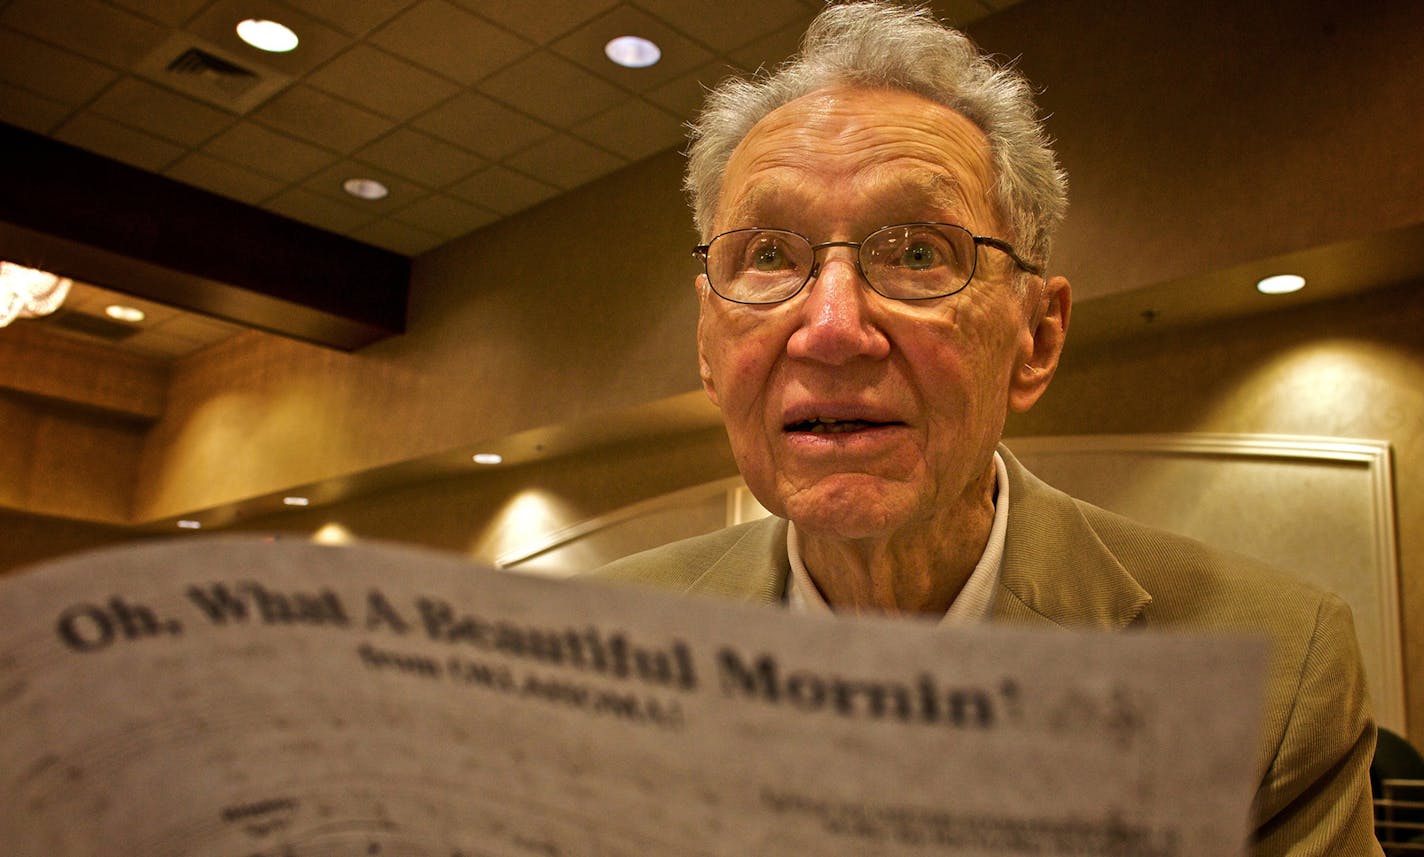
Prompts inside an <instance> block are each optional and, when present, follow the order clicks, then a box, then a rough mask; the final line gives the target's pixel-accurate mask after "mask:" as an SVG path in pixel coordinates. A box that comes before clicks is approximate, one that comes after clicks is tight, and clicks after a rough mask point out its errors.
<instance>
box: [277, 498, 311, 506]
mask: <svg viewBox="0 0 1424 857" xmlns="http://www.w3.org/2000/svg"><path fill="white" fill-rule="evenodd" d="M282 502H283V503H285V504H286V505H288V506H306V505H309V504H310V503H311V501H310V500H308V499H307V498H305V497H283V498H282Z"/></svg>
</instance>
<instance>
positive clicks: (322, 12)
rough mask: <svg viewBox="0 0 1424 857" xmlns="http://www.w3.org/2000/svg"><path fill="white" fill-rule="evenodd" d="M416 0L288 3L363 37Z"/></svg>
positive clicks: (291, 0) (296, 0)
mask: <svg viewBox="0 0 1424 857" xmlns="http://www.w3.org/2000/svg"><path fill="white" fill-rule="evenodd" d="M414 2H415V0H360V2H359V3H353V2H351V0H286V3H287V5H288V6H291V7H293V8H296V9H300V10H301V11H303V12H306V13H307V14H308V15H312V16H314V17H317V18H320V19H321V20H322V21H324V22H326V23H328V24H330V25H331V26H333V27H335V28H336V29H338V30H340V31H342V32H343V33H345V34H346V35H348V36H362V35H365V34H366V33H368V32H370V31H371V30H373V29H375V28H376V27H379V26H380V25H382V24H384V23H386V22H387V21H389V20H390V19H392V18H394V17H395V16H396V15H398V14H400V12H401V11H402V10H403V9H405V8H407V7H408V6H410V5H411V4H412V3H414Z"/></svg>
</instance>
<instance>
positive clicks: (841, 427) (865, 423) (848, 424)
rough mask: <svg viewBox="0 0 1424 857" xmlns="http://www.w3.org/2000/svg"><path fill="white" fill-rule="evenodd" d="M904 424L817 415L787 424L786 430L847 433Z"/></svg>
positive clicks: (814, 432)
mask: <svg viewBox="0 0 1424 857" xmlns="http://www.w3.org/2000/svg"><path fill="white" fill-rule="evenodd" d="M898 425H904V423H900V422H885V423H882V422H873V421H871V420H835V419H828V418H826V417H817V418H815V419H810V420H799V421H797V422H793V423H787V424H786V431H789V432H809V433H811V434H847V433H849V432H856V431H865V430H867V429H875V428H884V427H885V426H898Z"/></svg>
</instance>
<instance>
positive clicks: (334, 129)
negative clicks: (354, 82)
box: [251, 84, 393, 152]
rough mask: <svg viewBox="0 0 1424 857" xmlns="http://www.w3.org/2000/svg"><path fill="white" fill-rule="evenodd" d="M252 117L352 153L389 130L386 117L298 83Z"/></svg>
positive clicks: (305, 138) (389, 126)
mask: <svg viewBox="0 0 1424 857" xmlns="http://www.w3.org/2000/svg"><path fill="white" fill-rule="evenodd" d="M251 116H252V117H253V118H255V119H258V120H260V121H261V122H263V123H265V124H268V125H271V126H273V127H275V128H277V129H278V130H281V131H286V132H287V133H289V134H293V135H295V136H297V137H301V138H302V139H303V140H306V141H308V142H311V143H316V144H317V145H319V146H325V147H327V148H329V149H336V150H337V151H340V152H351V151H354V150H356V149H359V148H360V147H362V146H364V145H366V144H367V143H369V142H371V141H372V140H374V139H376V138H377V137H379V136H381V135H382V134H384V133H386V132H388V131H390V130H391V128H392V126H393V123H392V122H391V121H390V120H389V119H385V118H383V117H381V116H377V115H376V114H375V113H371V112H370V111H368V110H362V109H361V108H360V107H357V106H355V105H353V104H348V103H347V102H345V101H342V100H341V99H339V98H335V97H333V96H330V95H327V94H326V93H324V92H322V91H321V90H319V89H313V88H311V87H309V86H302V85H300V84H298V85H296V86H293V87H291V88H289V89H287V90H286V91H285V92H282V93H280V94H278V95H277V96H275V97H274V98H272V100H270V101H268V102H267V103H266V104H264V105H262V106H261V107H259V108H257V109H256V110H254V111H252V113H251Z"/></svg>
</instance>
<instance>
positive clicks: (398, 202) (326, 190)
mask: <svg viewBox="0 0 1424 857" xmlns="http://www.w3.org/2000/svg"><path fill="white" fill-rule="evenodd" d="M354 178H362V179H375V180H376V181H378V182H380V183H381V184H383V185H385V186H386V189H387V190H389V191H390V193H389V194H387V195H386V196H384V197H382V198H381V199H359V198H357V197H354V196H352V195H351V194H349V193H347V192H346V191H344V190H342V189H341V185H342V183H343V182H345V181H346V180H347V179H354ZM302 187H303V188H306V189H307V190H309V191H311V192H312V193H316V194H320V195H322V196H325V197H327V198H329V199H332V200H334V201H336V202H339V203H341V204H343V205H349V206H352V207H354V208H357V209H359V210H361V211H370V212H372V213H374V214H378V215H383V214H389V213H390V212H392V211H394V210H396V209H398V208H404V207H406V206H407V205H410V204H411V203H412V202H414V201H415V200H417V199H419V198H421V197H422V196H425V195H426V193H427V191H426V190H425V188H422V187H420V186H419V185H417V184H415V183H414V182H410V181H407V180H406V179H403V178H401V177H400V176H397V175H395V174H394V173H388V172H386V171H385V170H379V169H376V168H374V167H371V166H368V165H366V164H358V163H355V162H354V161H342V162H340V163H338V164H334V165H332V166H330V167H327V168H326V169H324V170H322V171H321V172H319V173H317V174H316V175H314V176H312V177H311V178H309V179H307V180H306V181H304V182H302Z"/></svg>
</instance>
